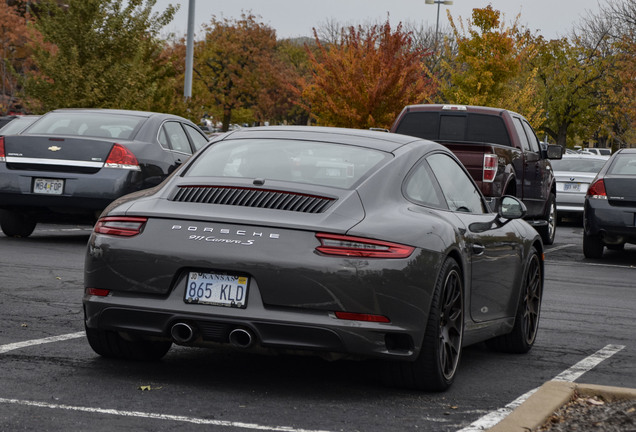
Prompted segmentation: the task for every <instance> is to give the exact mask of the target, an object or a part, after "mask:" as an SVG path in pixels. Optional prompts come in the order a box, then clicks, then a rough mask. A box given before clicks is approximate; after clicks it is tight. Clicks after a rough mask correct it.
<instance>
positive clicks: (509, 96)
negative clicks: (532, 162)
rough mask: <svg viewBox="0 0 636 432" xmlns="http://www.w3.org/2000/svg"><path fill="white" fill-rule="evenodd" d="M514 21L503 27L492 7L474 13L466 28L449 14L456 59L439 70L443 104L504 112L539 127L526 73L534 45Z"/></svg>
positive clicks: (532, 88)
mask: <svg viewBox="0 0 636 432" xmlns="http://www.w3.org/2000/svg"><path fill="white" fill-rule="evenodd" d="M518 18H519V17H517V20H515V22H514V23H513V24H512V25H511V26H507V25H506V24H505V23H504V22H503V20H502V16H501V13H500V12H499V11H498V10H495V9H493V8H492V6H487V7H485V8H482V9H479V8H475V9H473V13H472V17H471V19H469V20H467V21H466V22H465V23H464V22H462V21H461V20H460V21H459V22H458V23H455V21H454V20H453V19H452V17H451V16H450V14H449V20H450V23H451V28H452V31H453V36H454V38H455V41H454V42H455V45H454V49H456V50H457V53H456V55H454V56H452V57H451V58H450V60H446V61H444V62H443V64H442V74H443V77H442V79H440V90H441V95H442V97H443V101H444V102H450V103H456V104H465V105H484V106H493V107H502V108H507V109H510V110H512V111H516V112H519V113H520V114H523V115H524V116H525V117H526V118H527V119H528V121H530V123H532V124H533V125H535V126H536V125H537V124H539V123H540V122H541V117H542V111H541V106H540V101H538V100H537V97H536V94H537V88H536V82H535V74H536V71H535V70H533V69H532V68H531V67H530V60H531V59H532V58H533V57H534V55H535V53H536V49H535V41H534V38H533V36H532V35H531V34H530V33H529V31H527V30H526V29H524V28H523V27H521V26H519V25H518V23H517V21H518Z"/></svg>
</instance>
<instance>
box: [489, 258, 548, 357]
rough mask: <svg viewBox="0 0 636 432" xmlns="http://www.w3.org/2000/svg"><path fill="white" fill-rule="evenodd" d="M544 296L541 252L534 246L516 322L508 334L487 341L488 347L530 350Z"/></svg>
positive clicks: (507, 351)
mask: <svg viewBox="0 0 636 432" xmlns="http://www.w3.org/2000/svg"><path fill="white" fill-rule="evenodd" d="M542 297H543V271H542V268H541V261H540V259H539V253H538V252H537V251H536V250H535V249H534V248H533V249H532V253H531V254H530V259H529V261H528V266H527V268H526V273H525V275H524V278H523V287H522V291H521V293H520V296H519V304H518V306H517V313H516V315H515V324H514V326H513V327H512V331H511V332H510V333H508V334H505V335H501V336H497V337H495V338H493V339H489V340H487V341H486V345H487V346H488V348H490V349H492V350H494V351H499V352H506V353H515V354H523V353H527V352H528V351H530V349H531V348H532V346H533V345H534V341H535V340H536V338H537V332H538V330H539V317H540V315H541V299H542Z"/></svg>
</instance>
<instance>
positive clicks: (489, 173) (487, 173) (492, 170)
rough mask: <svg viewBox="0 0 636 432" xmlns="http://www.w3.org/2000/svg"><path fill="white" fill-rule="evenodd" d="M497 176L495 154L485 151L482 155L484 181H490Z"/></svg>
mask: <svg viewBox="0 0 636 432" xmlns="http://www.w3.org/2000/svg"><path fill="white" fill-rule="evenodd" d="M496 176H497V155H496V154H492V153H487V154H485V155H484V176H483V178H484V181H485V182H486V183H492V182H493V181H494V180H495V177H496Z"/></svg>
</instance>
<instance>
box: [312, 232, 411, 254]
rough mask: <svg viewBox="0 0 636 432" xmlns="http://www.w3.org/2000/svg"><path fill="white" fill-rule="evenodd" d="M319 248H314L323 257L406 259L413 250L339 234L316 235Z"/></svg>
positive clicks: (393, 244)
mask: <svg viewBox="0 0 636 432" xmlns="http://www.w3.org/2000/svg"><path fill="white" fill-rule="evenodd" d="M316 238H317V239H318V240H319V241H320V246H318V247H317V248H316V250H317V251H318V252H320V253H321V254H324V255H334V256H347V257H361V258H407V257H409V256H410V255H411V254H412V253H413V251H414V250H415V248H414V247H412V246H405V245H402V244H398V243H390V242H385V241H380V240H372V239H367V238H362V237H352V236H347V235H339V234H324V233H318V234H316Z"/></svg>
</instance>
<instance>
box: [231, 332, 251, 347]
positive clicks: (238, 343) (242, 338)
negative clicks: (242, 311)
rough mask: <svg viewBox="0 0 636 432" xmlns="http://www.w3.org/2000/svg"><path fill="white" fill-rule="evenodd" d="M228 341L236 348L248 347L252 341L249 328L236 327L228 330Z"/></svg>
mask: <svg viewBox="0 0 636 432" xmlns="http://www.w3.org/2000/svg"><path fill="white" fill-rule="evenodd" d="M229 337H230V343H231V344H232V345H233V346H235V347H237V348H249V347H250V346H252V344H253V343H254V337H253V336H252V333H251V332H250V331H249V330H245V329H242V328H236V329H234V330H232V331H231V332H230V336H229Z"/></svg>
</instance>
